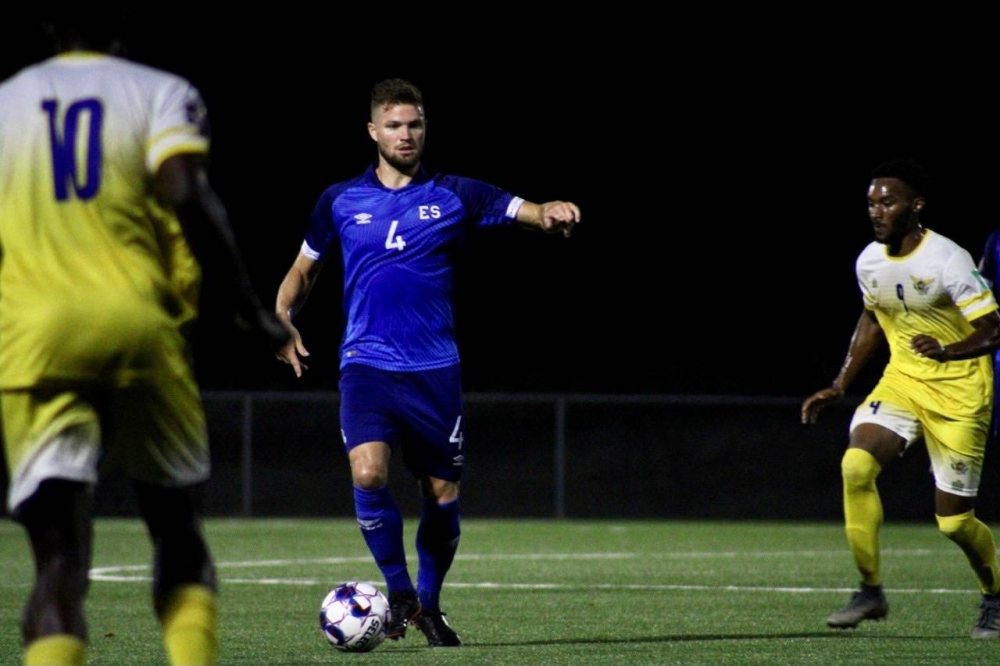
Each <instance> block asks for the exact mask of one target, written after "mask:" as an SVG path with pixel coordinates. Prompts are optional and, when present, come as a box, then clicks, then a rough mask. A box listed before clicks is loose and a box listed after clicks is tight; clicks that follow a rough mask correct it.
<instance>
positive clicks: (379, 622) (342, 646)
mask: <svg viewBox="0 0 1000 666" xmlns="http://www.w3.org/2000/svg"><path fill="white" fill-rule="evenodd" d="M390 618H391V614H390V612H389V600H388V599H386V597H385V595H384V594H382V593H381V592H380V591H379V590H378V588H376V587H375V586H374V585H371V584H370V583H361V582H358V581H351V582H348V583H343V584H341V585H338V586H337V587H335V588H333V589H332V590H330V592H329V594H327V595H326V598H324V599H323V603H322V604H320V607H319V628H320V629H321V630H322V631H323V635H324V636H325V637H326V640H328V641H330V644H331V645H333V647H335V648H337V649H338V650H344V651H346V652H368V651H369V650H374V649H375V648H377V647H378V646H379V645H380V644H381V643H382V641H384V640H385V628H386V625H387V624H389V620H390Z"/></svg>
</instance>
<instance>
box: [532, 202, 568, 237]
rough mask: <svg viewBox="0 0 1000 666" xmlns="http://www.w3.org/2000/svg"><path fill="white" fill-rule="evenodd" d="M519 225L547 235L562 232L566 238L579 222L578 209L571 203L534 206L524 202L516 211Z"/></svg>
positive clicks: (548, 203)
mask: <svg viewBox="0 0 1000 666" xmlns="http://www.w3.org/2000/svg"><path fill="white" fill-rule="evenodd" d="M517 221H518V223H519V224H520V225H522V226H524V227H528V228H534V229H538V230H540V231H544V232H545V233H547V234H554V233H558V232H560V231H561V232H562V235H563V236H565V237H566V238H569V237H570V234H572V233H573V227H574V226H576V225H577V224H578V223H579V222H580V207H579V206H577V205H576V204H575V203H573V202H571V201H548V202H546V203H543V204H536V203H533V202H531V201H525V202H524V203H523V204H521V207H520V208H519V209H518V211H517Z"/></svg>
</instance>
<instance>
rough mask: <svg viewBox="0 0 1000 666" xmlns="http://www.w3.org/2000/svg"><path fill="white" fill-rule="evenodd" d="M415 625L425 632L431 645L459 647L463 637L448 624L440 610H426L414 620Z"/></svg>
mask: <svg viewBox="0 0 1000 666" xmlns="http://www.w3.org/2000/svg"><path fill="white" fill-rule="evenodd" d="M413 624H414V626H415V627H416V628H417V629H419V630H420V631H422V632H424V636H426V637H427V644H428V645H430V646H431V647H458V646H459V645H461V644H462V639H461V638H459V637H458V634H456V633H455V630H454V629H452V628H451V625H449V624H448V620H446V619H445V614H444V613H442V612H441V611H440V610H432V611H424V612H423V613H421V614H420V615H418V616H417V617H416V618H414V620H413Z"/></svg>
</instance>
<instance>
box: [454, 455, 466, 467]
mask: <svg viewBox="0 0 1000 666" xmlns="http://www.w3.org/2000/svg"><path fill="white" fill-rule="evenodd" d="M452 460H453V461H454V462H453V463H452V466H453V467H461V466H462V465H463V464H465V456H463V455H461V454H459V455H457V456H455V457H454V458H452Z"/></svg>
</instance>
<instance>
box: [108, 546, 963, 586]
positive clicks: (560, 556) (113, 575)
mask: <svg viewBox="0 0 1000 666" xmlns="http://www.w3.org/2000/svg"><path fill="white" fill-rule="evenodd" d="M941 552H950V551H938V550H931V549H913V550H892V549H886V550H885V551H883V553H884V554H895V555H906V556H926V555H937V554H940V553H941ZM780 556H786V557H802V556H806V557H828V556H843V551H842V550H839V549H838V550H836V551H824V550H811V551H789V552H775V551H770V552H764V551H761V552H754V553H746V552H725V553H720V552H687V553H652V554H650V553H646V554H641V555H640V554H638V553H524V554H468V555H458V556H456V558H455V559H456V560H554V561H564V560H598V559H601V560H625V559H635V558H638V557H648V558H654V559H705V558H736V557H740V558H744V559H746V558H765V557H766V558H774V557H780ZM356 562H361V563H369V562H371V556H369V555H365V556H358V557H324V558H314V559H288V560H254V561H245V562H217V563H216V569H217V570H218V571H219V573H220V581H221V582H223V583H226V584H247V585H330V584H331V579H329V578H327V579H313V578H288V577H284V578H236V577H228V576H224V575H221V574H222V571H223V570H225V569H233V568H248V567H274V566H288V565H297V564H348V563H356ZM149 568H150V567H149V565H146V564H130V565H121V566H109V567H95V568H93V569H91V570H90V580H92V581H103V582H118V583H123V582H144V583H146V582H149V581H150V580H152V578H151V576H149V575H128V574H127V572H130V571H135V572H148V571H149ZM364 582H368V583H371V584H373V585H377V586H378V585H382V584H383V582H384V581H381V580H372V581H364ZM445 587H449V588H466V589H503V590H582V589H591V590H593V589H598V590H640V591H642V590H645V591H669V590H673V591H721V592H786V593H791V594H810V593H817V592H818V593H828V592H837V593H849V592H854V591H855V588H850V587H786V586H777V587H768V586H759V585H690V584H580V585H567V584H562V583H491V582H481V583H446V584H445ZM886 591H887V592H892V593H893V594H968V593H969V591H968V590H967V589H961V590H954V589H942V588H919V589H914V588H901V589H895V588H891V589H887V590H886Z"/></svg>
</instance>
